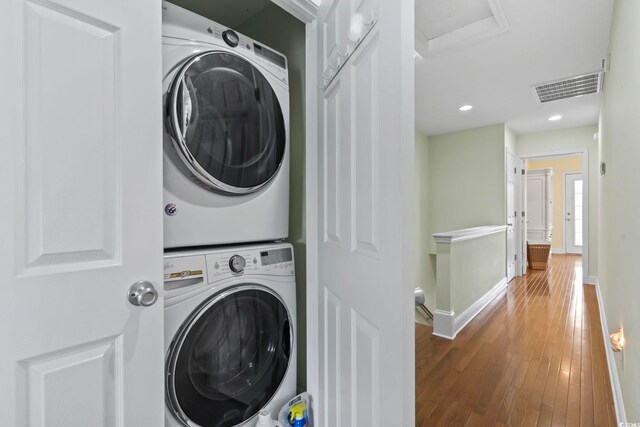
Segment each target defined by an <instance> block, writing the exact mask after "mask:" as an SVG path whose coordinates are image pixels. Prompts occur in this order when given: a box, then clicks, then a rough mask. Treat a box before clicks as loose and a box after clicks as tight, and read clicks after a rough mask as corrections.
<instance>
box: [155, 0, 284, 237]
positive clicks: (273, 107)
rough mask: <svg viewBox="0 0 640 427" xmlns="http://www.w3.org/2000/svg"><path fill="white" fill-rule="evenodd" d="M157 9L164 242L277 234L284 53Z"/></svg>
mask: <svg viewBox="0 0 640 427" xmlns="http://www.w3.org/2000/svg"><path fill="white" fill-rule="evenodd" d="M162 8H163V24H162V31H163V37H162V54H163V71H164V77H163V99H164V105H165V132H164V144H163V145H164V246H165V248H178V247H187V246H204V245H220V244H235V243H243V242H261V241H273V240H278V239H283V238H286V237H287V235H288V224H289V77H288V71H287V58H286V57H285V56H284V55H282V54H280V53H278V52H276V51H274V50H273V49H270V48H268V47H267V46H265V45H263V44H261V43H258V42H256V41H254V40H251V39H250V38H248V37H245V36H243V35H242V34H238V33H236V32H235V31H233V30H231V29H229V28H227V27H224V26H222V25H220V24H218V23H215V22H213V21H210V20H208V19H206V18H203V17H202V16H199V15H196V14H195V13H192V12H189V11H187V10H185V9H182V8H180V7H178V6H175V5H173V4H171V3H167V2H163V5H162Z"/></svg>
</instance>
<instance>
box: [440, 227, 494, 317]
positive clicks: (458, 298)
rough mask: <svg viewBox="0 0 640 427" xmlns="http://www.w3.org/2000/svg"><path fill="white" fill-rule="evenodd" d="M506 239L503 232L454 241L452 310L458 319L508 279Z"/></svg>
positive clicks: (452, 253) (452, 247)
mask: <svg viewBox="0 0 640 427" xmlns="http://www.w3.org/2000/svg"><path fill="white" fill-rule="evenodd" d="M506 238H507V237H506V234H505V233H504V232H501V233H496V234H491V235H489V236H484V237H480V238H477V239H471V240H465V241H462V242H458V243H453V244H451V249H450V250H451V255H450V256H451V259H450V263H451V267H452V268H451V276H450V278H449V280H450V283H451V303H450V305H451V307H450V308H449V310H452V311H454V312H455V313H456V318H458V317H459V316H460V315H461V314H462V313H464V312H465V310H467V309H468V308H469V307H471V306H472V305H473V304H474V303H475V302H476V301H478V300H479V299H480V298H482V297H483V296H484V295H485V294H486V293H487V292H489V291H490V290H491V289H493V287H494V286H495V285H497V284H498V283H499V282H500V281H501V280H502V279H504V278H505V260H506V259H507V246H506V245H505V240H506ZM438 308H441V307H438Z"/></svg>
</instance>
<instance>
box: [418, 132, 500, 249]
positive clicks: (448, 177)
mask: <svg viewBox="0 0 640 427" xmlns="http://www.w3.org/2000/svg"><path fill="white" fill-rule="evenodd" d="M429 188H430V198H429V218H430V223H431V232H432V233H437V232H443V231H452V230H458V229H462V228H469V227H477V226H481V225H500V224H504V223H505V213H506V178H505V126H504V125H502V124H500V125H493V126H486V127H481V128H476V129H471V130H465V131H461V132H453V133H447V134H443V135H435V136H430V137H429ZM431 240H433V239H431ZM431 247H432V252H434V251H435V242H433V243H432V246H431ZM503 261H504V260H503Z"/></svg>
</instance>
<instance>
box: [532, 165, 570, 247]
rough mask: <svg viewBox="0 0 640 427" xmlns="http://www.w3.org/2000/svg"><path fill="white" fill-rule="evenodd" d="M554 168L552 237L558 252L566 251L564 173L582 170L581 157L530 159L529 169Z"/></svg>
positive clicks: (552, 179)
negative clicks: (563, 198) (563, 213)
mask: <svg viewBox="0 0 640 427" xmlns="http://www.w3.org/2000/svg"><path fill="white" fill-rule="evenodd" d="M546 168H551V169H552V170H553V176H552V177H551V186H552V192H553V204H552V206H553V231H552V233H553V236H552V237H551V248H552V249H553V250H554V251H556V252H563V251H564V218H563V217H562V211H563V206H562V193H563V191H564V184H563V182H562V181H563V180H564V175H563V174H564V173H566V172H582V158H581V157H563V158H559V159H543V160H529V161H528V162H527V169H546Z"/></svg>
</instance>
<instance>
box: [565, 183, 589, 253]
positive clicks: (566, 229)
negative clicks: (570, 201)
mask: <svg viewBox="0 0 640 427" xmlns="http://www.w3.org/2000/svg"><path fill="white" fill-rule="evenodd" d="M569 175H580V176H581V177H582V182H583V185H584V173H582V172H564V173H563V174H562V220H563V221H564V223H563V224H562V250H563V251H564V253H565V254H576V253H575V252H569V251H568V247H569V246H568V244H567V242H568V241H569V239H568V236H569V233H568V232H567V231H568V229H569V228H568V227H567V198H566V197H567V177H568V176H569ZM582 192H583V205H584V188H583V190H582ZM582 210H583V213H584V206H583V207H582ZM573 220H574V221H575V218H573ZM582 223H583V228H584V218H583V220H582ZM583 236H584V234H583ZM582 252H584V246H583V248H582Z"/></svg>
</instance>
